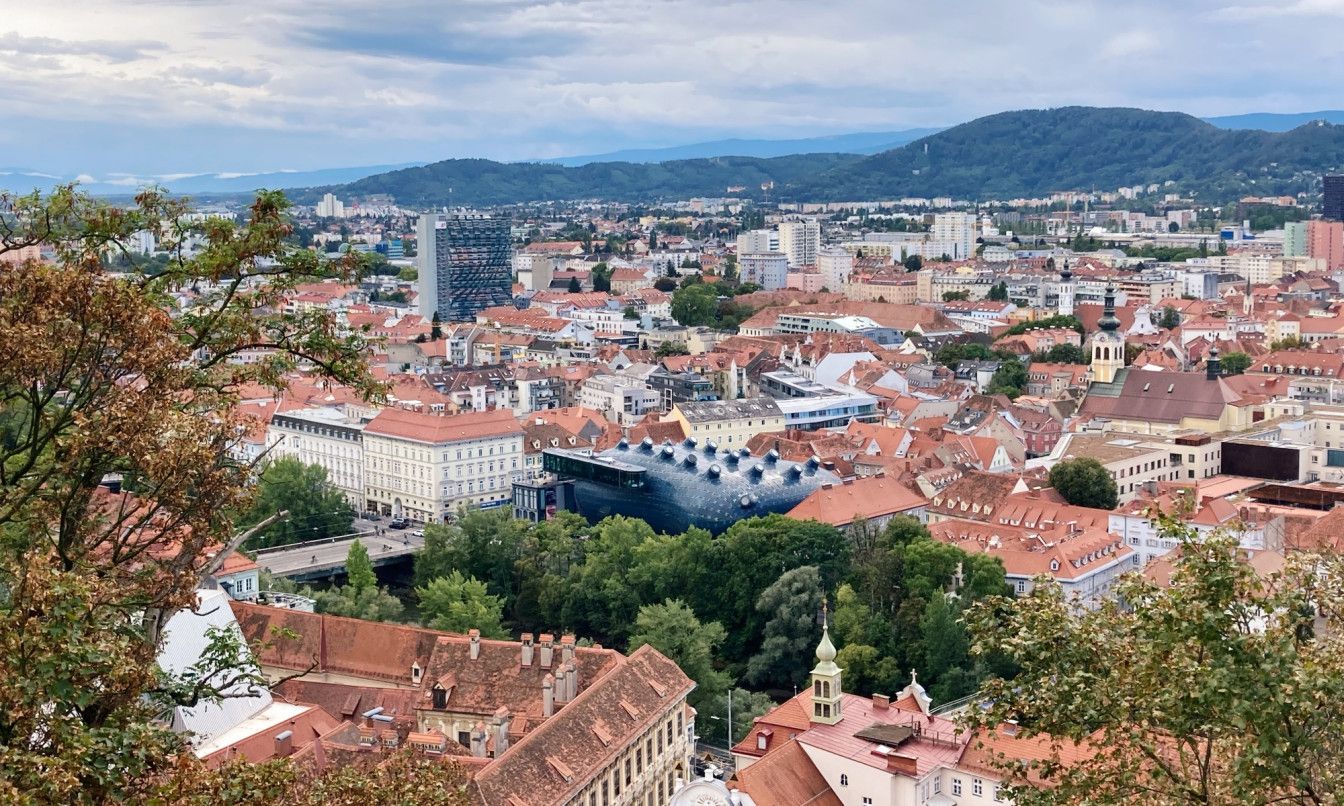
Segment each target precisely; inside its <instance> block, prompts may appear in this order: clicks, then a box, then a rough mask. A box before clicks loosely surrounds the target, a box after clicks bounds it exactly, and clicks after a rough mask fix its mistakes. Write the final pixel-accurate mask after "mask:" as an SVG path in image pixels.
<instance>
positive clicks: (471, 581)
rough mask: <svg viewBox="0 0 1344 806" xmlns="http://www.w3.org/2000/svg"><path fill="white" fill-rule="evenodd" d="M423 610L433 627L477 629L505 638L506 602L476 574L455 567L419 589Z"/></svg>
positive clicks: (457, 631)
mask: <svg viewBox="0 0 1344 806" xmlns="http://www.w3.org/2000/svg"><path fill="white" fill-rule="evenodd" d="M415 597H416V599H417V600H418V601H419V602H420V613H421V615H422V616H423V617H424V618H425V620H426V623H427V624H428V626H429V627H431V628H433V629H435V630H445V631H447V632H456V633H465V632H467V631H468V630H472V629H476V630H480V631H481V635H482V636H484V637H486V638H505V637H507V635H508V634H507V633H506V632H505V631H504V627H503V625H502V623H501V620H502V618H503V613H504V602H503V600H502V599H500V598H499V597H498V596H491V595H490V594H489V592H488V591H487V590H486V587H485V583H484V582H481V581H480V580H479V579H476V578H475V577H469V576H463V575H462V572H461V571H453V572H452V573H450V574H449V575H448V576H445V577H439V578H438V579H435V580H433V581H431V582H430V583H429V584H428V585H424V586H421V587H418V588H416V589H415Z"/></svg>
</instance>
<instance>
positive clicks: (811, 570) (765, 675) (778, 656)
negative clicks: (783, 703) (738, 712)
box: [747, 565, 824, 688]
mask: <svg viewBox="0 0 1344 806" xmlns="http://www.w3.org/2000/svg"><path fill="white" fill-rule="evenodd" d="M823 598H824V591H823V590H822V587H821V573H820V572H819V571H818V569H817V567H816V566H812V565H805V566H801V567H799V568H794V569H793V570H791V571H785V572H784V573H783V574H781V575H780V577H779V579H777V580H775V583H774V584H773V585H771V586H770V587H768V588H766V589H765V590H764V591H762V592H761V598H760V599H758V600H757V602H756V609H757V610H758V611H760V612H761V613H764V614H768V615H769V616H770V620H769V621H768V622H766V625H765V640H764V641H763V642H762V643H761V648H760V650H759V651H758V652H757V653H756V654H755V655H753V656H752V658H751V660H750V662H748V664H747V679H749V680H751V681H752V682H754V683H760V684H765V685H773V686H779V687H783V688H787V687H788V686H790V685H797V684H798V682H799V681H800V680H802V679H803V678H804V677H805V676H806V675H807V670H808V669H809V668H811V660H812V653H811V652H810V649H811V648H812V647H813V646H815V645H816V642H817V614H818V613H820V612H821V602H822V599H823Z"/></svg>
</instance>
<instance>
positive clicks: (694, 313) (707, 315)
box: [672, 283, 718, 327]
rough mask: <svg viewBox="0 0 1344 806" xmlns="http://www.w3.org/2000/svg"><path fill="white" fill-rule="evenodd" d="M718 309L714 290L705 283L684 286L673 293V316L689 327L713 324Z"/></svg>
mask: <svg viewBox="0 0 1344 806" xmlns="http://www.w3.org/2000/svg"><path fill="white" fill-rule="evenodd" d="M717 310H718V299H717V297H716V296H715V294H714V290H713V289H712V288H710V287H709V286H707V285H704V284H703V283H701V284H696V285H689V286H683V287H681V288H678V289H677V290H676V291H675V292H673V294H672V318H673V319H675V320H677V322H679V323H680V324H683V325H686V326H687V327H695V326H697V325H713V324H714V321H715V319H714V314H715V312H716V311H717Z"/></svg>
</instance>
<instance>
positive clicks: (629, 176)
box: [0, 107, 1344, 205]
mask: <svg viewBox="0 0 1344 806" xmlns="http://www.w3.org/2000/svg"><path fill="white" fill-rule="evenodd" d="M1089 110H1090V111H1089ZM1023 115H1026V116H1029V117H1027V118H1022V117H1020V116H1023ZM1070 121H1072V122H1074V123H1085V124H1086V125H1102V126H1105V127H1107V128H1105V129H1100V130H1092V131H1084V132H1069V131H1065V130H1063V129H1062V128H1059V127H1060V126H1067V125H1068V124H1069V122H1070ZM1321 121H1324V122H1326V123H1329V124H1336V125H1334V126H1324V125H1322V126H1316V128H1318V129H1319V131H1316V132H1311V131H1307V132H1297V133H1294V132H1295V130H1298V129H1301V128H1302V127H1304V126H1308V124H1317V123H1319V122H1321ZM1019 124H1022V125H1026V126H1029V127H1031V128H1032V129H1033V130H1030V131H1028V130H1024V129H1019V128H1017V127H1018V125H1019ZM1338 124H1344V111H1339V110H1326V111H1320V112H1302V113H1292V114H1279V113H1250V114H1244V115H1229V116H1222V117H1211V118H1205V119H1204V122H1203V123H1201V121H1200V120H1199V119H1196V118H1193V117H1190V116H1187V115H1182V114H1179V113H1161V112H1147V111H1143V110H1120V109H1093V108H1089V107H1070V108H1066V109H1057V110H1043V111H1029V112H1006V113H1002V114H1000V115H990V116H988V117H985V118H979V119H977V120H974V121H971V122H969V123H965V124H962V125H960V126H955V127H951V128H949V129H939V128H922V129H903V130H897V131H886V132H859V133H852V134H837V135H829V136H825V137H810V138H796V139H784V140H769V139H727V140H713V141H708V142H701V143H691V144H687V145H680V146H670V147H665V148H643V149H624V150H620V151H612V152H607V153H603V154H589V155H581V156H572V157H558V158H551V159H538V160H527V161H523V162H518V163H499V162H492V161H489V160H475V159H455V160H445V161H442V162H436V163H433V164H431V165H422V164H420V163H401V164H395V165H367V166H356V167H350V168H329V169H320V170H310V171H270V172H260V173H196V174H173V175H167V176H130V175H125V174H111V175H107V176H100V177H89V176H79V177H75V176H61V175H56V174H52V173H48V172H44V171H37V170H31V169H25V168H7V169H3V168H0V187H5V188H9V189H12V190H15V191H19V192H23V191H26V190H30V189H32V188H34V187H38V188H47V187H50V186H51V185H54V184H58V183H62V182H72V181H76V180H78V181H79V182H80V185H81V187H82V188H83V189H84V190H86V191H88V192H91V193H95V194H100V195H117V196H122V195H129V194H131V193H134V192H135V191H136V190H137V189H138V188H140V187H143V186H144V185H147V184H160V185H163V186H165V187H167V188H168V189H169V190H170V191H172V192H175V193H182V194H190V195H194V196H216V195H228V194H240V193H251V192H253V191H255V190H256V189H258V188H263V187H264V188H279V189H285V190H290V191H295V189H299V190H297V191H295V192H292V193H291V195H293V196H295V197H296V198H303V199H305V200H308V199H310V198H312V193H310V192H308V190H311V189H321V190H328V189H330V190H335V191H339V192H341V193H351V194H355V193H373V192H386V193H391V194H392V195H394V196H396V197H397V198H398V199H399V200H400V201H401V202H402V203H404V204H414V205H433V204H444V203H447V202H448V201H449V199H448V194H447V190H446V189H447V188H448V187H452V188H453V193H452V202H453V203H460V204H501V203H508V202H515V201H539V200H546V199H558V198H619V199H633V200H648V199H655V198H662V197H669V196H676V195H686V194H687V193H689V194H692V195H724V194H725V193H726V192H727V188H728V187H730V186H731V187H737V186H745V188H746V189H745V191H743V195H746V196H752V197H762V196H765V195H767V193H768V194H769V195H770V196H771V198H791V197H795V196H796V197H800V198H803V197H805V198H842V199H845V198H856V197H859V196H863V197H869V196H871V195H872V193H880V195H891V194H894V193H899V195H949V194H951V195H962V194H968V195H970V196H976V197H986V198H988V197H991V196H1001V195H1002V194H1004V193H1012V194H1024V193H1027V192H1028V190H1027V189H1029V188H1036V189H1042V188H1044V189H1058V188H1081V187H1093V186H1095V187H1099V188H1109V187H1111V186H1113V185H1115V184H1117V180H1118V184H1139V183H1141V182H1142V183H1144V184H1151V183H1152V182H1153V181H1159V182H1165V181H1167V180H1171V181H1175V182H1178V183H1179V184H1180V185H1181V186H1182V188H1187V189H1192V190H1197V191H1202V192H1205V193H1224V192H1237V190H1238V189H1250V190H1265V189H1266V186H1265V183H1266V182H1269V183H1271V184H1272V186H1273V187H1274V188H1280V189H1283V190H1284V191H1285V192H1287V190H1290V189H1292V188H1300V187H1302V186H1303V185H1304V184H1305V185H1310V184H1311V179H1310V177H1297V178H1294V174H1295V173H1297V172H1304V173H1306V174H1318V173H1320V172H1321V171H1322V170H1324V169H1325V168H1327V167H1334V166H1335V165H1336V164H1337V162H1330V155H1331V154H1334V153H1335V151H1334V150H1333V145H1332V144H1333V142H1334V141H1335V139H1336V138H1337V136H1338ZM1038 126H1045V127H1046V129H1045V131H1048V132H1049V133H1050V138H1049V141H1048V142H1047V141H1044V140H1042V138H1041V136H1040V134H1041V132H1039V131H1035V130H1034V129H1035V128H1036V127H1038ZM1116 127H1119V128H1121V129H1124V130H1126V131H1129V132H1130V133H1131V134H1132V135H1133V136H1124V137H1121V136H1119V135H1118V133H1117V132H1114V131H1112V129H1115V128H1116ZM1308 128H1310V127H1308ZM1273 134H1281V135H1289V136H1287V137H1286V138H1284V139H1275V138H1274V137H1272V136H1270V135H1273ZM1113 136H1115V138H1116V140H1117V142H1116V143H1115V145H1116V146H1117V147H1118V149H1119V150H1118V151H1117V152H1114V153H1112V152H1108V151H1106V150H1105V149H1104V148H1097V147H1096V146H1097V144H1098V143H1108V142H1109V141H1110V140H1111V139H1112V137H1113ZM911 144H915V145H916V146H918V147H917V148H914V149H912V150H905V149H904V148H903V147H905V146H907V145H911ZM1014 144H1017V145H1027V146H1028V147H1027V148H1026V149H1016V153H1015V149H1014V147H1013V146H1014ZM1131 145H1133V146H1137V147H1134V148H1131V147H1130V146H1131ZM1297 145H1300V146H1304V147H1310V148H1312V149H1319V150H1312V151H1310V152H1293V151H1292V148H1293V147H1294V146H1297ZM926 147H927V148H929V149H933V148H936V149H938V151H937V152H932V151H930V153H929V155H928V156H929V157H930V159H929V160H927V161H922V160H921V159H920V157H922V156H925V155H924V153H923V152H924V151H925V149H926ZM1201 148H1204V149H1210V150H1208V151H1206V152H1203V153H1201V152H1200V150H1199V149H1201ZM821 154H824V155H826V156H825V157H817V156H816V155H821ZM863 157H870V158H871V159H869V160H864V159H862V158H863ZM1010 157H1011V158H1013V159H1021V160H1024V161H1022V162H1013V161H1007V162H1005V161H1003V160H1008V159H1009V158H1010ZM1093 157H1104V158H1103V159H1092V158H1093ZM1120 157H1123V158H1120ZM1224 157H1226V158H1227V159H1223V158H1224ZM1279 157H1284V159H1279ZM726 158H729V159H726ZM1050 160H1062V161H1057V162H1053V163H1051V162H1050ZM1246 160H1250V162H1249V163H1248V162H1246ZM1326 162H1330V164H1329V165H1325V164H1324V163H1326ZM598 165H606V166H609V167H607V168H595V167H594V166H598ZM657 165H662V166H664V167H663V168H657V167H655V166H657ZM611 166H626V167H611ZM1285 166H1288V167H1290V168H1291V169H1292V171H1291V172H1289V171H1286V170H1285ZM847 170H848V171H849V172H848V173H846V171H847ZM1255 171H1262V172H1264V174H1265V175H1264V176H1255V175H1253V174H1254V172H1255ZM1055 180H1057V181H1055ZM771 182H773V183H774V185H775V186H774V187H773V188H772V189H771V190H769V191H763V190H762V189H761V187H760V186H761V185H762V184H767V185H768V184H769V183H771ZM445 183H446V184H445ZM483 183H493V185H494V186H492V187H485V186H483ZM1042 183H1046V184H1042ZM375 187H376V188H381V190H377V191H375V190H372V188H375ZM398 191H400V192H398Z"/></svg>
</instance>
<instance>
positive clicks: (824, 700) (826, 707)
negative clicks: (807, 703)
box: [812, 609, 843, 725]
mask: <svg viewBox="0 0 1344 806" xmlns="http://www.w3.org/2000/svg"><path fill="white" fill-rule="evenodd" d="M841 699H842V698H841V693H840V667H839V666H836V665H835V645H834V644H832V643H831V634H830V630H829V628H828V627H827V624H826V611H825V609H823V610H822V617H821V643H820V644H817V665H816V668H814V669H813V670H812V722H813V723H815V724H818V725H834V724H835V723H837V722H839V721H840V719H841V718H842V717H843V714H842V713H841V710H840V709H841Z"/></svg>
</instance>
